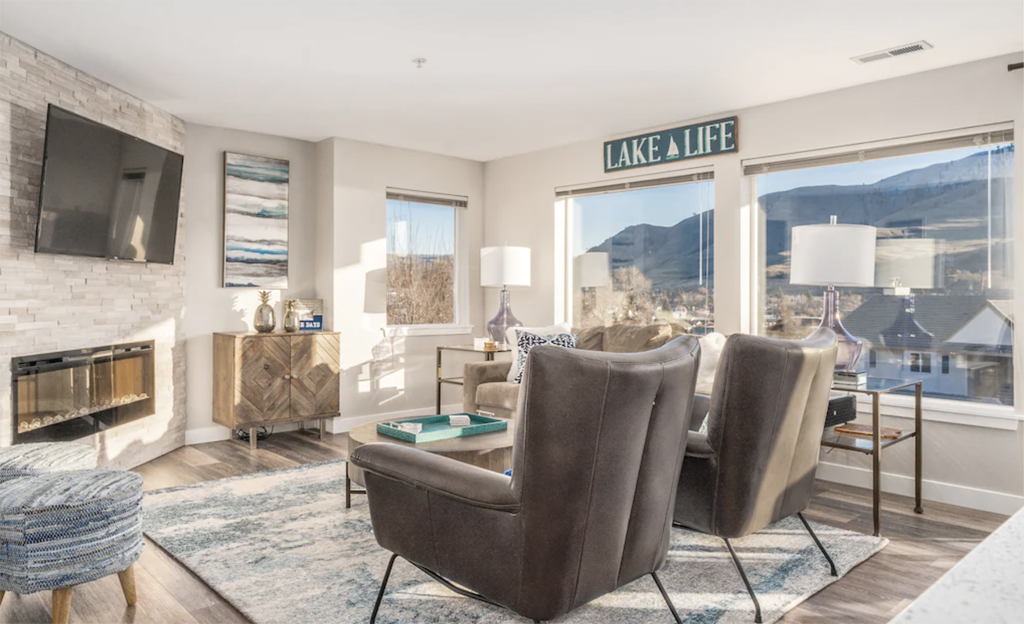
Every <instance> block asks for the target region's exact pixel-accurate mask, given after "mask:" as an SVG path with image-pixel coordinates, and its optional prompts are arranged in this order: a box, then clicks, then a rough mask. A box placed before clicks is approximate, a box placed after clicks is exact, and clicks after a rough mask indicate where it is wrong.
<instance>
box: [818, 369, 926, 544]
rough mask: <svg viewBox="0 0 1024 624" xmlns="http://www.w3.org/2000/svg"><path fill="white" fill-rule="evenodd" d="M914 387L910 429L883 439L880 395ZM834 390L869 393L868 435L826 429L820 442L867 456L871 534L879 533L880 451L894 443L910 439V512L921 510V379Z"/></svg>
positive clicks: (835, 386) (876, 381) (879, 381)
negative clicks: (869, 479)
mask: <svg viewBox="0 0 1024 624" xmlns="http://www.w3.org/2000/svg"><path fill="white" fill-rule="evenodd" d="M910 387H914V430H913V431H904V432H902V433H901V434H900V435H899V437H896V438H891V439H887V440H883V439H882V427H881V424H882V423H881V413H880V412H881V398H882V395H883V394H890V393H893V392H896V391H898V390H903V389H905V388H910ZM832 390H834V391H835V392H855V393H858V394H867V395H870V396H871V428H872V435H871V437H870V438H868V437H866V436H855V435H843V434H838V433H836V432H835V430H834V429H828V430H826V431H825V434H824V435H823V436H822V439H821V445H822V446H825V447H829V448H838V449H844V450H847V451H856V452H858V453H864V454H865V455H870V456H871V488H872V502H873V504H874V510H873V519H874V525H875V532H874V534H875V536H879V535H881V531H880V525H881V496H882V490H881V484H882V450H883V449H886V448H888V447H890V446H892V445H894V444H899V443H900V442H902V441H904V440H907V439H909V438H914V502H915V506H914V512H915V513H924V509H922V507H921V395H922V382H921V381H910V380H907V379H885V378H882V377H869V378H868V381H867V384H866V385H863V386H857V387H854V386H846V385H840V384H833V386H832Z"/></svg>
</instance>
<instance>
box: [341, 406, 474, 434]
mask: <svg viewBox="0 0 1024 624" xmlns="http://www.w3.org/2000/svg"><path fill="white" fill-rule="evenodd" d="M461 411H462V404H461V403H459V404H455V403H453V404H451V405H442V406H441V413H442V414H454V413H457V412H461ZM433 413H434V408H432V407H421V408H418V409H408V410H402V411H399V412H382V413H380V414H366V415H364V416H344V417H338V418H335V419H333V420H329V421H327V431H329V432H330V433H345V432H346V431H351V430H352V429H354V428H356V427H358V426H359V425H363V424H366V423H370V422H374V421H377V420H388V419H393V418H412V417H413V416H423V415H429V414H433Z"/></svg>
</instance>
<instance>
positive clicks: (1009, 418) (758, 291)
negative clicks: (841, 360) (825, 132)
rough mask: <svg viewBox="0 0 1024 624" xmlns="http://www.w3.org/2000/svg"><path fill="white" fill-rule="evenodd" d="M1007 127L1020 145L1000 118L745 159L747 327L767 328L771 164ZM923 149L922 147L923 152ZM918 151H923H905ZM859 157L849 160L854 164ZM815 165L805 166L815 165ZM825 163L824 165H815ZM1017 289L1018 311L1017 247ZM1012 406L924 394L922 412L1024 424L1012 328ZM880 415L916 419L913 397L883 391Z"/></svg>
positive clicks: (930, 416) (1023, 252)
mask: <svg viewBox="0 0 1024 624" xmlns="http://www.w3.org/2000/svg"><path fill="white" fill-rule="evenodd" d="M1006 131H1014V138H1013V141H1014V143H1015V144H1016V143H1017V142H1018V141H1017V135H1018V134H1019V131H1015V128H1014V124H1013V122H1000V123H993V124H987V125H982V126H972V127H967V128H960V129H956V130H950V131H943V132H934V133H928V134H920V135H912V136H905V137H899V138H895V139H887V140H881V141H871V142H865V143H858V144H852V145H843V146H839V147H832V148H823V149H818V150H809V151H805V152H797V153H789V154H779V155H776V156H767V157H759V158H751V159H744V160H743V161H742V169H743V171H744V176H745V178H746V179H745V184H744V188H745V190H746V192H749V193H750V197H749V199H750V207H751V209H750V213H749V215H747V218H746V219H745V220H744V222H743V223H742V224H741V234H742V235H743V236H746V237H749V241H750V244H749V246H748V248H749V250H750V258H749V260H750V261H749V263H745V265H744V267H743V272H744V273H746V275H745V276H744V278H745V282H746V284H747V285H748V286H747V288H746V289H745V290H746V292H747V293H748V296H749V301H750V305H749V307H748V308H747V314H746V319H745V321H746V322H747V323H749V327H750V328H751V330H752V333H756V334H761V333H762V332H763V329H764V302H763V296H764V294H763V289H764V274H765V270H766V267H765V266H764V262H765V260H764V257H763V254H762V253H760V252H761V249H762V246H763V244H764V243H763V240H762V239H763V237H764V236H765V234H766V232H765V229H766V228H765V226H764V224H763V223H761V208H760V205H759V204H758V201H757V199H758V192H757V176H758V175H760V174H761V173H770V169H771V166H770V165H771V163H778V162H785V161H793V160H804V159H808V160H809V159H814V158H822V159H825V158H828V157H832V156H839V155H846V154H858V153H860V152H866V151H869V150H876V149H892V150H894V151H899V150H900V148H905V147H911V146H913V145H915V144H920V143H925V142H932V141H936V142H937V141H942V140H945V139H950V140H952V139H956V138H959V137H965V136H985V135H987V134H989V133H1001V132H1006ZM921 151H924V150H921ZM911 153H920V152H907V154H908V155H909V154H911ZM1014 158H1015V159H1017V158H1019V156H1017V155H1016V153H1015V154H1014ZM854 161H856V159H854V160H852V161H850V162H854ZM766 165H767V168H765V169H764V170H763V171H756V172H755V171H754V170H756V169H760V168H763V167H765V166H766ZM814 166H815V165H812V166H810V167H807V168H813V167H814ZM816 166H824V165H816ZM1019 169H1020V168H1019V167H1018V166H1016V164H1015V167H1014V171H1019ZM1022 182H1024V181H1019V180H1017V179H1016V178H1015V179H1014V186H1015V188H1014V198H1013V205H1012V206H1011V209H1012V210H1014V213H1015V214H1014V217H1015V218H1014V240H1015V241H1022V240H1024V237H1021V236H1019V233H1020V232H1021V225H1022V222H1024V219H1017V218H1016V216H1017V215H1016V213H1017V210H1016V208H1017V206H1018V205H1019V204H1020V200H1019V199H1018V197H1019V196H1020V194H1021V193H1024V188H1021V187H1022V184H1021V183H1022ZM1013 292H1014V310H1015V312H1016V311H1017V310H1019V309H1021V308H1022V307H1024V247H1022V248H1020V249H1019V250H1018V249H1016V248H1015V250H1014V281H1013ZM1014 317H1015V318H1018V317H1019V318H1024V316H1022V315H1019V314H1016V313H1015V314H1014ZM1013 352H1014V353H1013V388H1014V392H1013V394H1014V396H1013V403H1014V404H1013V405H992V404H988V403H978V402H973V401H958V400H954V399H940V398H934V397H924V398H923V399H922V408H923V409H922V411H923V417H924V420H926V421H934V422H944V423H953V424H961V425H971V426H978V427H985V428H991V429H1002V430H1009V431H1015V430H1017V428H1018V427H1019V426H1020V422H1021V421H1024V330H1021V331H1016V328H1015V331H1014V337H1013ZM880 402H881V407H882V415H883V416H888V417H894V418H905V419H909V420H913V418H914V397H912V396H903V395H898V394H883V395H882V396H881V397H880ZM857 411H858V412H859V413H862V414H870V412H871V405H870V401H858V403H857Z"/></svg>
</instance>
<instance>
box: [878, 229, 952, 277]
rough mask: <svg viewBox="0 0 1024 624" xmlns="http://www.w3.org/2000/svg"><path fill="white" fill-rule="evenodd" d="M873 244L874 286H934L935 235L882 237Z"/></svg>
mask: <svg viewBox="0 0 1024 624" xmlns="http://www.w3.org/2000/svg"><path fill="white" fill-rule="evenodd" d="M875 245H876V247H875V286H879V287H882V288H893V287H899V286H902V287H904V288H935V287H936V286H937V284H936V283H935V239H934V238H882V239H879V240H878V242H877V243H875Z"/></svg>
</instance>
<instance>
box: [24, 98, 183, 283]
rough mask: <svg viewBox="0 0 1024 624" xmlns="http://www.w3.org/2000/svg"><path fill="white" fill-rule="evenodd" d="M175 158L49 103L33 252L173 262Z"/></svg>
mask: <svg viewBox="0 0 1024 624" xmlns="http://www.w3.org/2000/svg"><path fill="white" fill-rule="evenodd" d="M183 160H184V159H183V157H182V155H181V154H177V153H175V152H172V151H170V150H166V149H164V148H162V147H159V146H157V145H153V144H152V143H147V142H146V141H143V140H142V139H137V138H135V137H133V136H131V135H128V134H125V133H124V132H121V131H119V130H115V129H113V128H110V127H108V126H104V125H103V124H100V123H96V122H95V121H92V120H89V119H86V118H85V117H82V116H80V115H76V114H75V113H72V112H70V111H66V110H64V109H62V108H59V107H57V106H54V105H53V104H51V105H50V107H49V110H48V111H47V115H46V144H45V147H44V148H43V179H42V183H41V185H40V191H39V222H38V224H37V225H36V252H38V253H52V254H67V255H72V256H90V257H94V258H108V259H111V260H135V261H139V262H159V263H164V264H173V263H174V241H175V238H176V236H177V233H178V199H179V196H180V194H181V166H182V162H183Z"/></svg>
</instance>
